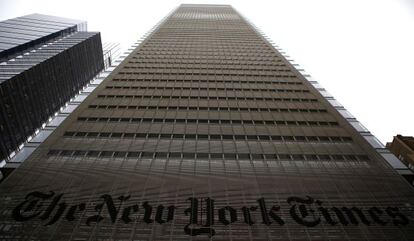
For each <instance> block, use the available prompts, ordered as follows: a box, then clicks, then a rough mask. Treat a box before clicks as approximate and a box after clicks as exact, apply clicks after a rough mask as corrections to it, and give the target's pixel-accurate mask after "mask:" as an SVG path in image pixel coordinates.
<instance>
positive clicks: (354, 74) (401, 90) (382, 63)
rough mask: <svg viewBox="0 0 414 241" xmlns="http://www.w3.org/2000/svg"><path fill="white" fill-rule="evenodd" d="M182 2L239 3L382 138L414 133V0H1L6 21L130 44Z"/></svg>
mask: <svg viewBox="0 0 414 241" xmlns="http://www.w3.org/2000/svg"><path fill="white" fill-rule="evenodd" d="M180 3H219V4H231V5H233V7H234V8H236V10H238V11H239V12H240V13H241V14H243V15H244V16H245V17H247V18H248V19H249V20H250V21H252V22H253V23H254V24H255V25H256V26H257V27H259V28H260V29H261V30H262V31H263V32H264V33H265V34H266V35H267V36H269V37H270V38H271V39H272V40H273V41H274V42H275V43H276V44H277V45H279V46H280V47H281V48H283V49H284V50H285V51H286V52H287V53H288V54H289V55H290V56H291V57H292V58H293V59H294V60H295V61H296V62H298V63H299V64H300V65H301V66H302V67H303V68H304V69H305V70H306V71H307V72H308V73H309V74H311V75H312V76H313V78H314V79H315V80H317V81H319V82H320V83H321V84H322V85H323V86H324V87H325V88H326V89H327V90H328V91H329V92H330V93H331V94H333V96H335V97H336V99H338V100H339V101H340V102H341V103H342V104H343V105H344V106H345V107H346V108H347V109H348V110H349V111H350V112H351V113H352V114H353V115H354V116H356V117H357V118H358V120H359V121H360V122H361V123H363V124H364V125H365V126H366V127H367V128H368V129H369V130H370V131H371V132H372V133H373V134H374V135H376V136H377V137H378V138H379V139H380V140H381V141H382V142H384V143H385V142H387V141H391V140H392V136H394V135H396V134H403V135H414V107H413V106H414V105H413V104H414V101H413V99H414V74H413V73H414V0H364V1H362V0H358V1H356V0H346V1H332V0H330V1H327V0H313V1H306V0H286V1H280V0H270V1H264V0H255V1H252V0H238V1H231V0H222V1H184V2H182V1H176V0H165V1H161V0H149V1H127V0H117V1H103V0H101V1H86V0H71V1H57V0H54V1H52V0H36V1H33V0H32V1H30V0H0V20H5V19H8V18H14V17H18V16H22V15H25V14H30V13H43V14H50V15H56V16H61V17H67V18H75V19H82V20H86V21H87V22H88V29H89V31H100V32H101V33H102V38H103V41H110V42H118V43H121V45H122V47H123V48H127V47H128V46H129V45H130V44H131V43H132V42H134V41H136V40H137V39H139V38H140V37H141V36H142V35H143V34H144V33H146V32H147V31H148V30H149V29H150V28H151V27H152V26H153V25H155V24H156V23H157V22H158V21H159V20H160V19H161V18H163V17H164V16H165V15H166V14H167V13H169V12H170V11H171V10H172V9H174V8H175V7H177V6H178V5H179V4H180Z"/></svg>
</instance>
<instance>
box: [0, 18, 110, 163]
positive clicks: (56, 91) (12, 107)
mask: <svg viewBox="0 0 414 241" xmlns="http://www.w3.org/2000/svg"><path fill="white" fill-rule="evenodd" d="M65 21H66V22H65ZM85 25H86V23H83V22H81V21H76V20H68V19H62V18H58V17H52V16H46V15H40V14H33V15H28V16H25V17H21V18H16V19H11V20H6V21H3V22H1V23H0V35H2V36H3V37H1V39H2V41H3V42H7V43H8V44H3V45H1V46H3V47H7V48H8V49H1V52H0V53H1V57H2V60H3V62H2V63H1V64H0V93H1V94H0V160H2V162H6V160H7V159H9V158H10V155H13V153H15V152H16V151H18V149H19V148H20V146H21V145H22V144H23V143H24V142H25V141H26V140H27V139H28V138H29V137H30V136H32V135H33V134H34V133H35V131H36V130H37V129H39V128H40V127H41V126H42V124H43V123H45V122H46V121H47V120H48V119H49V118H50V117H51V116H52V115H53V114H54V113H56V112H57V111H58V110H59V109H60V108H61V107H62V106H63V105H64V104H65V103H66V102H67V101H69V100H70V99H71V98H72V97H73V96H74V95H75V94H77V93H78V92H79V90H81V89H82V88H83V87H84V85H85V84H86V83H88V82H89V81H90V80H91V79H92V78H93V77H94V76H95V75H96V74H97V73H99V72H100V71H101V70H102V69H103V66H104V64H103V54H102V44H101V38H100V34H99V33H91V32H81V31H78V30H83V28H85ZM23 29H24V30H23Z"/></svg>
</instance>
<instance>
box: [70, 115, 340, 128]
mask: <svg viewBox="0 0 414 241" xmlns="http://www.w3.org/2000/svg"><path fill="white" fill-rule="evenodd" d="M78 121H87V122H132V123H188V124H233V125H242V124H243V125H291V126H338V122H334V121H285V120H217V119H214V120H213V119H168V118H167V119H163V118H114V117H99V118H98V117H78Z"/></svg>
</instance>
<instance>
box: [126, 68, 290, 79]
mask: <svg viewBox="0 0 414 241" xmlns="http://www.w3.org/2000/svg"><path fill="white" fill-rule="evenodd" d="M256 72H259V71H256ZM119 74H127V75H130V74H137V75H142V74H165V75H170V76H171V75H190V76H194V77H195V76H240V77H260V78H263V77H272V78H289V77H292V78H296V77H297V76H296V75H294V74H287V73H280V72H276V71H274V73H263V72H261V73H260V74H259V73H255V74H254V73H240V72H239V71H227V72H224V73H223V72H222V71H221V73H219V71H215V70H211V71H206V72H193V71H185V70H183V71H176V72H171V71H165V72H162V71H154V72H152V71H148V72H141V71H133V70H130V71H120V72H119Z"/></svg>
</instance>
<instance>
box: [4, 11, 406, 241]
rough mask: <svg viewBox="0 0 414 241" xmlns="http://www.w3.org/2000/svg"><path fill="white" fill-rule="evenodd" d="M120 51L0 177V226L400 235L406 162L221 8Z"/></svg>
mask: <svg viewBox="0 0 414 241" xmlns="http://www.w3.org/2000/svg"><path fill="white" fill-rule="evenodd" d="M131 19H133V18H131ZM129 24H130V25H131V26H133V24H134V23H133V22H131V23H129ZM122 57H123V58H124V59H123V61H122V62H121V63H120V64H119V65H118V66H117V67H116V68H115V69H114V70H113V71H112V72H111V73H110V74H109V75H108V76H107V77H106V78H105V79H104V80H103V81H102V83H101V84H100V85H99V86H97V87H96V88H95V90H94V91H93V92H92V93H91V94H89V95H88V97H86V99H85V100H84V101H83V102H82V103H81V104H80V105H79V106H78V107H77V108H76V109H75V110H74V111H73V112H72V113H71V114H70V115H69V116H68V117H67V118H66V119H65V120H64V121H63V123H62V124H61V125H60V126H59V127H58V128H57V129H56V130H55V131H54V132H53V133H52V134H51V135H50V136H49V137H48V138H47V139H46V140H45V141H44V142H43V143H42V144H41V145H40V146H39V147H38V148H37V149H36V150H35V151H34V152H33V154H32V155H31V156H30V157H29V158H28V159H27V160H26V161H25V162H24V163H23V164H22V165H21V166H20V167H19V168H18V169H17V170H16V171H14V172H13V173H12V174H11V175H10V176H9V177H8V178H7V179H6V180H4V181H3V183H2V184H1V185H0V193H2V195H1V196H0V237H1V238H2V239H4V240H92V239H93V240H104V239H110V240H257V241H258V240H263V241H264V240H338V241H339V240H341V241H342V240H353V241H359V240H361V241H362V240H364V241H366V240H399V241H402V240H407V241H408V240H412V238H413V237H414V213H413V205H414V191H413V187H412V186H411V185H410V184H409V183H408V182H407V181H406V180H405V179H404V178H403V177H402V176H401V175H400V174H405V175H408V174H409V173H410V171H409V170H408V169H407V168H406V167H405V166H404V165H403V164H402V163H401V162H400V161H399V160H398V159H397V158H396V157H395V156H394V155H393V154H391V153H390V152H389V151H388V150H387V149H386V148H385V147H384V146H383V145H382V144H381V143H380V142H379V141H378V140H377V139H376V138H375V137H374V136H373V135H372V134H371V133H370V132H369V131H368V130H367V129H366V128H365V127H363V126H362V125H361V124H360V123H359V122H358V121H357V120H356V119H355V117H354V116H352V115H351V114H350V113H349V112H348V111H347V110H346V109H345V108H344V107H343V106H342V105H341V104H340V103H339V102H338V101H336V100H335V99H334V98H333V97H332V96H331V95H330V94H329V93H328V92H327V91H326V90H325V89H323V88H322V87H321V86H320V85H319V84H318V83H317V82H316V81H314V80H313V79H312V78H311V77H310V76H309V75H308V74H306V73H304V71H303V70H301V69H300V68H299V67H298V66H297V65H296V64H294V63H293V62H292V61H291V60H290V57H288V56H287V55H286V54H285V53H284V52H283V51H282V50H281V49H280V48H279V47H277V46H274V45H272V44H271V42H269V41H268V40H267V39H266V38H265V37H263V35H262V34H261V33H260V32H259V31H258V30H257V29H256V28H255V27H254V26H253V25H252V24H251V23H249V22H248V21H247V20H246V19H245V18H244V17H243V16H242V15H240V14H239V13H238V12H237V11H236V10H234V9H233V8H232V7H231V6H228V5H192V4H187V5H181V6H180V7H179V8H177V9H176V10H174V11H173V12H172V13H171V14H169V15H168V16H167V17H166V18H165V19H163V20H162V21H161V22H160V23H159V24H158V25H156V26H155V27H154V28H153V29H152V30H151V31H150V32H149V33H148V34H147V35H146V36H145V38H144V39H143V41H142V42H140V43H137V44H134V45H133V47H132V48H131V49H129V51H128V53H127V54H126V55H123V56H122Z"/></svg>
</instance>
